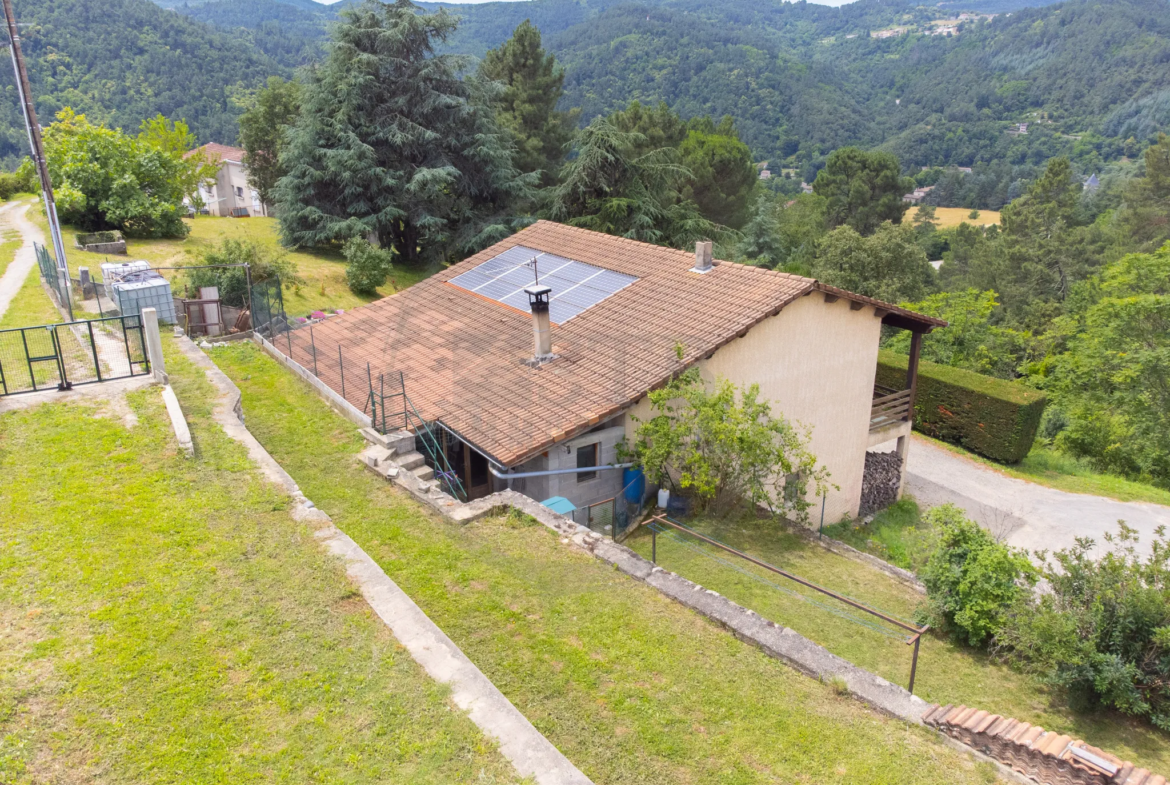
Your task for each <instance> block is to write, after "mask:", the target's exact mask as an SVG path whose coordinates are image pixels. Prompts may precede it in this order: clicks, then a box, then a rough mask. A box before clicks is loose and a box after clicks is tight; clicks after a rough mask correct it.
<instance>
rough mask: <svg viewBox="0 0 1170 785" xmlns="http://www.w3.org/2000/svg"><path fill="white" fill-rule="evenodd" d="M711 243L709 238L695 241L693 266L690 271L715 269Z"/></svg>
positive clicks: (702, 271)
mask: <svg viewBox="0 0 1170 785" xmlns="http://www.w3.org/2000/svg"><path fill="white" fill-rule="evenodd" d="M712 245H713V244H712V242H711V241H710V240H700V241H699V242H697V243H695V266H694V267H692V268H691V272H692V273H709V272H711V270H713V269H715V268H714V264H715V263H714V261H713V260H712V258H711V248H712Z"/></svg>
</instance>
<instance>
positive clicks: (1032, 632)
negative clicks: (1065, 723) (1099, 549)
mask: <svg viewBox="0 0 1170 785" xmlns="http://www.w3.org/2000/svg"><path fill="white" fill-rule="evenodd" d="M1119 525H1120V527H1121V532H1120V535H1119V536H1117V537H1113V536H1111V535H1108V534H1107V535H1106V540H1107V541H1108V542H1109V543H1110V544H1111V546H1112V547H1111V549H1110V551H1109V552H1108V553H1106V554H1105V555H1104V556H1103V557H1101V558H1099V559H1093V558H1091V557H1090V552H1091V550H1092V548H1093V545H1094V543H1093V541H1092V540H1090V539H1087V538H1084V539H1078V540H1077V544H1076V545H1075V546H1074V547H1072V548H1069V549H1067V550H1062V551H1058V552H1057V553H1056V554H1055V556H1054V557H1053V559H1052V560H1051V561H1050V560H1049V559H1047V558H1045V559H1044V561H1043V563H1042V565H1041V574H1042V576H1043V578H1044V580H1045V581H1047V582H1048V584H1049V586H1050V587H1051V591H1050V592H1047V593H1044V594H1042V595H1039V596H1036V597H1034V596H1031V595H1029V594H1022V595H1020V596H1019V597H1018V598H1017V601H1016V603H1015V605H1013V607H1012V609H1011V612H1010V613H1009V615H1008V617H1007V619H1006V623H1005V624H1004V626H1003V629H1001V630H1000V631H999V633H998V635H997V636H996V645H997V647H998V648H999V650H1000V651H1001V652H1002V653H1005V654H1006V655H1007V656H1008V657H1010V658H1011V659H1013V660H1015V661H1016V662H1018V663H1021V664H1023V665H1024V666H1026V667H1028V668H1030V669H1032V670H1035V671H1038V672H1039V673H1041V674H1043V676H1044V677H1045V678H1046V679H1047V680H1048V681H1049V683H1051V684H1053V685H1056V686H1059V687H1061V688H1063V689H1064V690H1066V691H1067V694H1068V697H1069V699H1070V702H1071V703H1072V704H1073V705H1074V706H1075V707H1077V708H1091V707H1094V706H1110V707H1113V708H1115V709H1118V710H1119V711H1122V712H1124V713H1126V714H1132V715H1136V716H1142V717H1148V718H1149V719H1150V721H1151V722H1153V723H1154V724H1155V725H1157V726H1158V727H1159V728H1162V729H1163V730H1170V568H1168V566H1167V563H1168V561H1170V542H1168V541H1167V539H1166V532H1165V529H1163V528H1159V529H1158V530H1157V534H1156V537H1155V539H1154V542H1153V544H1152V549H1151V553H1150V555H1149V556H1148V557H1146V558H1145V559H1143V558H1142V557H1141V556H1140V555H1139V554H1138V553H1137V549H1136V547H1135V546H1136V545H1137V543H1138V538H1137V535H1136V533H1135V532H1134V530H1133V529H1130V528H1129V527H1127V526H1126V525H1125V524H1124V523H1123V522H1122V523H1120V524H1119Z"/></svg>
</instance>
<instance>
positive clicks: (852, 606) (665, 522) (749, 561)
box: [646, 515, 930, 694]
mask: <svg viewBox="0 0 1170 785" xmlns="http://www.w3.org/2000/svg"><path fill="white" fill-rule="evenodd" d="M646 525H647V527H648V528H649V530H650V561H651V562H653V563H654V564H658V561H659V558H658V557H659V548H658V540H659V538H660V537H662V538H664V539H666V540H668V541H670V542H673V543H676V544H677V545H681V546H682V547H685V548H688V549H689V550H691V551H692V552H696V553H699V554H702V555H703V556H704V557H706V558H708V559H711V560H712V561H714V562H718V563H719V564H721V565H722V566H723V567H726V568H728V569H730V570H732V571H734V572H737V573H739V574H740V575H743V576H745V577H747V578H749V579H752V580H755V581H759V582H761V583H763V584H765V585H767V586H770V587H772V588H773V589H776V590H778V591H781V592H785V593H787V594H790V595H792V596H795V597H799V598H800V599H801V600H803V601H804V602H807V603H810V604H812V605H816V606H818V607H819V608H821V609H822V610H824V611H826V612H828V613H832V614H834V615H835V616H838V617H839V618H842V619H845V620H847V621H851V622H853V623H855V624H857V625H859V626H861V627H865V628H867V629H870V630H873V631H875V632H877V633H879V634H881V635H886V636H889V637H892V638H897V639H900V640H901V641H902V642H903V643H905V644H906V645H907V646H911V647H913V650H912V653H911V656H910V679H909V684H908V685H907V687H906V690H907V691H908V692H910V693H911V694H913V693H914V679H915V676H916V674H917V672H918V650H919V646H920V645H921V643H922V636H923V635H925V634H926V633H927V632H928V631H929V630H930V627H929V626H928V625H922V626H919V625H917V624H915V623H913V622H911V621H909V620H908V619H900V618H898V617H897V616H894V615H892V614H890V613H887V612H883V611H880V610H878V609H877V608H874V607H873V606H871V605H869V604H867V603H865V602H862V601H860V600H857V599H854V598H852V597H849V596H846V595H844V594H841V593H839V592H835V591H832V590H830V589H826V588H825V587H823V586H819V585H818V584H816V583H813V582H812V581H809V580H807V579H805V578H802V577H801V576H799V575H796V574H794V573H791V572H789V571H788V570H784V569H781V568H779V567H777V566H775V565H773V564H769V563H768V562H766V561H763V560H762V559H758V558H756V557H755V556H752V555H750V554H748V553H744V552H743V551H741V550H739V549H737V548H733V547H731V546H730V545H727V544H726V543H723V542H720V541H719V540H717V539H715V538H714V537H711V536H709V535H706V534H703V533H702V532H698V531H695V530H694V529H692V528H690V527H689V526H684V525H683V524H682V523H680V522H678V521H676V520H672V519H671V518H670V517H669V516H667V515H655V516H654V517H653V518H651V519H650V520H649V521H647V523H646ZM720 554H728V555H729V556H732V557H734V559H731V560H729V559H725V558H722V556H721V555H720ZM747 565H750V566H751V567H755V568H757V569H761V570H763V571H764V574H760V573H759V572H757V571H755V570H751V569H746V567H747ZM772 575H776V576H779V577H781V578H784V579H785V580H786V581H787V582H789V583H792V584H796V585H797V586H799V587H801V589H803V590H804V591H803V592H801V591H798V590H794V589H792V588H791V587H789V586H785V585H782V584H780V583H776V582H774V581H773V580H771V579H770V576H772ZM810 592H811V593H810ZM890 628H893V629H890Z"/></svg>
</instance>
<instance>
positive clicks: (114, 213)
mask: <svg viewBox="0 0 1170 785" xmlns="http://www.w3.org/2000/svg"><path fill="white" fill-rule="evenodd" d="M193 144H194V136H193V135H192V134H191V133H190V131H189V130H188V129H187V126H186V124H184V123H183V122H181V121H176V122H171V121H169V120H167V119H166V118H164V117H162V116H161V115H160V116H159V117H155V118H153V119H151V120H147V121H145V122H144V123H143V124H142V127H141V130H140V133H139V134H138V136H129V135H127V134H125V133H123V132H122V131H121V129H117V130H115V129H110V128H106V127H105V126H103V125H93V124H92V123H90V122H89V120H87V119H86V117H85V115H79V114H76V113H74V112H73V110H72V109H69V108H65V109H63V110H61V112H59V113H58V114H57V121H56V122H55V123H53V124H52V125H50V126H49V127H48V128H47V129H46V130H45V152H46V157H47V159H48V165H49V172H50V175H51V177H52V178H53V185H54V189H55V191H56V200H57V208H58V211H59V214H60V217H61V220H62V221H63V222H65V223H70V224H73V225H74V226H76V227H78V228H79V229H85V230H87V231H95V230H102V229H118V230H120V231H122V232H123V233H124V234H125V235H127V236H128V237H183V236H185V235H186V234H187V232H188V229H187V226H186V225H185V224H184V223H183V221H182V220H181V218H182V216H183V212H184V208H183V198H184V197H185V196H188V195H189V194H190V193H191V192H193V191H194V190H195V188H196V187H197V186H198V184H199V183H200V182H201V181H203V180H205V179H207V178H208V177H211V176H214V174H215V167H214V166H213V165H212V164H210V163H209V162H208V161H207V159H206V158H204V157H203V156H202V155H200V154H198V153H194V154H190V155H185V153H186V152H187V151H188V150H190V147H191V146H192V145H193Z"/></svg>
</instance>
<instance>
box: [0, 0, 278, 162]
mask: <svg viewBox="0 0 1170 785" xmlns="http://www.w3.org/2000/svg"><path fill="white" fill-rule="evenodd" d="M17 11H18V14H19V18H20V22H21V24H22V27H21V37H22V40H23V48H24V52H25V57H26V59H27V61H28V66H29V77H30V79H31V81H32V86H33V92H34V93H35V94H36V98H37V113H38V115H39V117H40V119H41V121H42V123H43V124H46V125H47V124H48V123H49V122H51V121H52V119H53V116H54V115H55V114H56V113H57V111H58V110H60V109H61V108H62V107H64V106H72V107H73V108H74V109H75V110H76V111H77V112H79V113H84V114H86V115H88V116H89V117H90V119H92V120H95V121H102V122H105V123H107V124H109V125H111V126H122V127H125V128H127V129H137V128H138V125H139V124H140V123H141V122H142V121H143V119H145V118H147V117H151V116H153V115H156V114H158V113H160V112H161V113H163V114H165V115H167V116H168V117H174V118H184V119H186V120H187V122H188V123H189V124H190V126H191V129H192V130H193V131H194V132H195V134H196V136H197V137H198V138H199V140H200V141H213V140H214V141H220V142H232V141H234V140H235V138H236V134H237V129H236V117H237V116H238V114H239V112H240V111H241V110H240V108H239V107H238V106H236V104H235V103H234V102H233V100H232V98H233V95H234V94H236V93H237V92H238V91H241V90H246V89H251V88H255V87H257V86H258V85H260V84H261V83H263V81H264V80H265V79H266V78H267V77H268V76H269V75H271V74H283V73H286V72H287V70H288V69H286V68H285V67H284V66H282V65H280V64H279V63H277V62H275V61H274V60H272V59H271V58H269V57H267V56H265V55H264V54H263V53H261V52H259V51H257V50H256V48H255V47H254V46H252V45H250V44H249V42H248V41H246V40H244V39H242V38H240V37H238V36H234V35H231V34H227V33H224V32H221V31H217V30H214V29H212V28H209V27H208V26H206V25H203V24H200V23H198V22H194V21H192V20H190V19H187V18H186V17H184V16H182V15H180V14H177V13H175V12H173V11H167V10H164V9H161V8H159V7H158V6H156V5H154V4H152V3H150V2H147V0H21V2H20V3H18V4H17ZM5 61H7V55H5ZM0 89H2V90H3V93H4V100H3V102H0V160H4V161H6V162H7V163H9V164H11V163H13V162H14V161H15V159H16V157H17V156H18V155H23V154H24V151H25V149H26V148H27V138H26V135H25V130H24V123H23V121H22V120H21V118H20V114H19V102H18V100H17V95H16V85H15V82H14V81H13V78H12V69H11V67H8V68H0Z"/></svg>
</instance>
